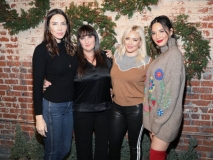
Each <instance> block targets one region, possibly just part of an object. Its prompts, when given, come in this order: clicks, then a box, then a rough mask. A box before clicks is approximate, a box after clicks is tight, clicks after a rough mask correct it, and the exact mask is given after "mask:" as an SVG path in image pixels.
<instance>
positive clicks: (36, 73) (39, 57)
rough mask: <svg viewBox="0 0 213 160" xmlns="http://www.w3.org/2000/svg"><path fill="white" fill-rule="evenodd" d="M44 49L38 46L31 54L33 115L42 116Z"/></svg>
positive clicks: (44, 67) (44, 68)
mask: <svg viewBox="0 0 213 160" xmlns="http://www.w3.org/2000/svg"><path fill="white" fill-rule="evenodd" d="M45 52H47V51H46V47H45V45H44V44H41V45H38V46H37V47H36V48H35V50H34V53H33V59H32V62H33V101H34V111H35V115H41V114H42V100H43V82H44V77H45V71H46V57H45V56H46V53H45Z"/></svg>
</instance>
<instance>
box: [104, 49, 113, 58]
mask: <svg viewBox="0 0 213 160" xmlns="http://www.w3.org/2000/svg"><path fill="white" fill-rule="evenodd" d="M105 51H106V52H107V53H106V56H107V57H108V58H112V51H111V50H105Z"/></svg>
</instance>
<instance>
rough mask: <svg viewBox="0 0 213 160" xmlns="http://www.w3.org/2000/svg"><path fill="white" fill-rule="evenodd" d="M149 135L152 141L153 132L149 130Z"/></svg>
mask: <svg viewBox="0 0 213 160" xmlns="http://www.w3.org/2000/svg"><path fill="white" fill-rule="evenodd" d="M149 136H150V139H151V141H152V139H153V138H154V136H155V134H154V133H153V132H149Z"/></svg>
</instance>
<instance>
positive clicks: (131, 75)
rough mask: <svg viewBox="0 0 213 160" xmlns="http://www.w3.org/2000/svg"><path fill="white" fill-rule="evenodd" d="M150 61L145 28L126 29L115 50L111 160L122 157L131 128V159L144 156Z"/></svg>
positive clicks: (112, 75)
mask: <svg viewBox="0 0 213 160" xmlns="http://www.w3.org/2000/svg"><path fill="white" fill-rule="evenodd" d="M149 64H150V57H148V56H147V51H146V41H145V35H144V31H143V29H142V28H141V27H140V26H132V27H129V28H127V29H126V31H125V32H124V34H123V36H122V39H121V45H120V46H119V49H117V50H116V52H115V55H114V59H113V66H112V69H111V79H112V87H113V104H112V107H111V112H110V128H109V130H110V138H109V159H110V160H119V159H120V151H121V146H122V142H123V138H124V136H125V134H126V132H127V131H128V140H129V146H130V160H136V159H137V157H138V158H139V159H141V154H140V151H141V148H140V144H141V135H142V132H143V126H142V119H143V117H142V115H143V113H142V111H143V109H142V108H143V104H142V103H143V100H144V81H145V78H146V70H147V68H148V66H149Z"/></svg>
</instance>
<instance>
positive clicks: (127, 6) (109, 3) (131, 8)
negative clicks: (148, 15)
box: [102, 0, 158, 20]
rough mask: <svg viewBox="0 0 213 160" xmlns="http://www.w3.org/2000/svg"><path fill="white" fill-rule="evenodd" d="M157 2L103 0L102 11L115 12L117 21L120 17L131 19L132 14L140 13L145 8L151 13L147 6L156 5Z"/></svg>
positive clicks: (145, 0)
mask: <svg viewBox="0 0 213 160" xmlns="http://www.w3.org/2000/svg"><path fill="white" fill-rule="evenodd" d="M157 2H158V0H119V1H118V0H114V1H113V0H104V2H103V4H102V6H103V8H102V10H103V11H104V12H105V11H107V10H108V11H113V12H117V15H116V17H115V19H116V20H118V19H119V18H120V17H121V15H127V16H128V18H131V17H132V16H133V14H134V12H136V11H138V12H142V11H143V10H144V9H145V8H147V9H148V10H150V11H151V8H150V7H149V5H152V4H157Z"/></svg>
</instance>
